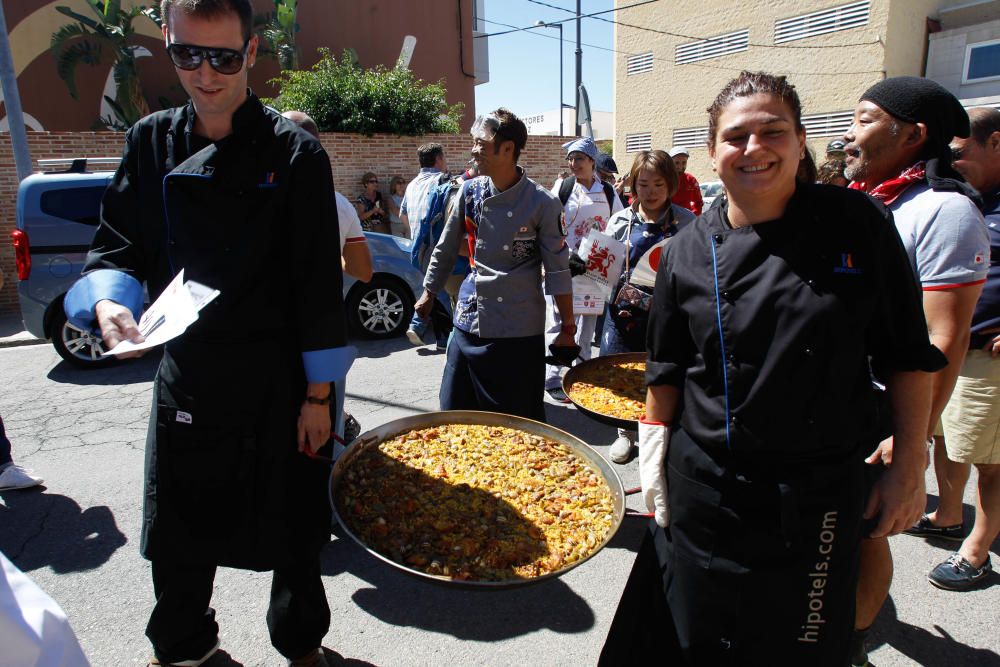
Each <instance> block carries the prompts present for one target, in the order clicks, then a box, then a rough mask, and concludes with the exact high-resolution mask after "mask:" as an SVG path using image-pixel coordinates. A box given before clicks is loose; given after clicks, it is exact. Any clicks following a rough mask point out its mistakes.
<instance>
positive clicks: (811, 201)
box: [602, 72, 944, 666]
mask: <svg viewBox="0 0 1000 667" xmlns="http://www.w3.org/2000/svg"><path fill="white" fill-rule="evenodd" d="M800 108H801V106H800V103H799V100H798V95H797V94H796V92H795V89H794V87H793V86H792V85H791V84H789V83H788V82H787V81H786V80H785V78H784V77H776V76H772V75H768V74H764V73H750V72H743V73H742V74H740V76H738V77H737V78H736V79H733V80H732V81H730V82H729V83H728V84H727V85H726V87H725V88H724V89H723V90H722V92H720V93H719V95H718V97H717V98H716V100H715V102H714V103H713V104H712V106H711V107H710V108H709V154H710V156H711V158H712V163H713V166H714V167H715V170H716V171H717V172H718V174H719V177H720V179H721V180H722V182H723V183H724V185H725V187H726V192H727V194H728V202H727V203H726V204H725V205H723V206H720V207H717V208H714V209H712V210H710V211H708V212H707V213H706V214H705V215H703V216H701V217H700V218H698V219H697V220H696V221H695V222H694V223H692V224H690V225H689V226H688V227H686V228H685V229H683V230H681V232H680V233H679V234H678V235H677V236H675V237H674V239H673V241H672V242H671V244H670V245H668V247H667V250H666V251H665V252H664V255H663V259H662V260H661V262H660V266H659V270H658V274H657V279H656V287H655V293H654V297H653V306H652V309H651V313H650V320H649V336H648V345H649V361H648V364H647V368H648V369H647V375H646V379H647V381H648V384H649V389H648V395H647V407H646V419H645V420H643V421H642V422H641V423H640V429H639V457H640V476H641V479H642V486H643V494H644V497H645V499H646V503H647V505H648V506H649V508H650V510H651V511H653V512H654V513H655V517H656V520H655V523H656V524H657V525H655V526H651V528H652V530H651V533H650V534H649V535H648V536H647V539H646V541H645V542H644V544H643V546H642V549H641V550H640V554H639V556H638V558H637V560H636V565H635V567H634V569H633V572H632V575H631V577H630V579H629V583H628V585H627V586H626V590H625V593H624V595H623V597H622V601H621V604H620V606H619V610H618V614H617V616H616V618H615V621H614V623H613V624H612V628H611V632H610V634H609V637H608V642H607V644H606V645H605V648H604V652H603V654H602V663H604V664H630V663H633V662H639V661H640V660H641V657H640V656H645V657H646V660H648V656H649V655H662V656H664V658H665V659H664V660H662V661H661V662H662V663H664V664H666V663H667V662H669V664H698V665H721V664H765V663H766V664H801V665H837V666H841V665H846V664H847V658H848V656H847V649H848V639H849V637H850V632H851V628H852V622H853V619H854V610H853V605H854V587H855V577H856V562H857V552H858V545H859V542H860V540H861V538H862V536H863V535H864V534H865V532H868V533H870V534H873V535H885V534H895V533H898V532H901V531H902V530H903V528H905V527H907V526H909V525H910V522H912V521H913V520H915V519H916V518H917V517H918V516H919V514H920V511H921V510H922V508H923V503H924V493H923V470H924V465H925V461H926V459H925V456H926V453H925V451H924V444H923V443H924V432H923V430H924V429H923V426H922V425H923V424H926V419H927V413H928V410H929V398H930V395H929V386H930V385H929V381H930V376H929V375H928V373H929V372H931V371H934V370H936V369H938V368H939V367H941V365H943V363H944V358H943V356H942V355H941V354H940V352H939V351H938V350H937V349H935V348H934V347H933V346H931V344H930V343H929V341H928V338H927V327H926V326H925V323H924V318H923V314H922V311H921V307H920V296H919V293H918V291H917V287H916V285H915V284H914V282H913V277H912V272H911V270H910V267H909V264H908V262H907V259H906V255H905V254H904V251H903V248H902V245H901V244H900V241H899V237H898V235H897V234H896V231H895V229H894V227H893V224H892V218H891V214H890V213H889V212H888V211H887V210H886V209H885V208H883V207H882V206H880V205H879V204H877V203H875V202H874V201H873V200H871V199H870V198H868V197H865V196H859V195H858V193H854V192H851V191H848V190H846V189H843V188H835V187H832V186H823V185H811V184H799V185H796V182H795V173H796V169H797V168H798V165H799V161H800V160H801V159H802V158H803V156H804V155H805V130H804V129H803V127H802V123H801V120H800ZM869 359H870V362H871V365H869ZM872 372H874V373H875V375H876V376H877V377H878V378H879V379H880V380H881V381H882V382H884V383H885V384H886V385H887V386H888V388H889V395H890V399H891V406H892V416H893V423H894V424H895V430H894V437H895V443H896V444H895V447H896V452H897V457H899V458H895V459H893V465H892V468H890V469H889V470H888V471H887V472H886V474H885V475H883V477H882V478H881V480H880V481H879V482H878V483H877V484H875V485H874V486H873V487H871V489H870V490H868V489H867V487H866V483H865V480H864V476H863V468H864V463H863V458H864V456H865V455H866V454H867V453H868V452H870V451H871V450H872V448H873V447H874V445H875V444H877V443H876V442H873V440H874V439H875V438H876V435H875V433H876V431H875V428H874V427H875V422H876V414H875V410H876V408H875V396H874V392H873V390H872V385H871V373H872ZM668 445H669V447H668ZM900 455H901V456H900ZM866 496H867V500H866ZM862 515H864V517H866V518H870V519H872V521H871V522H870V523H869V525H868V526H866V527H865V528H863V520H862ZM668 525H669V530H664V528H665V527H667V526H668ZM665 638H666V639H665Z"/></svg>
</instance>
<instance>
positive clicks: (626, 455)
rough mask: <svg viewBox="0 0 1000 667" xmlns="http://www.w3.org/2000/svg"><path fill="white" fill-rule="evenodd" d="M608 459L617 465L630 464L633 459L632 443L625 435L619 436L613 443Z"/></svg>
mask: <svg viewBox="0 0 1000 667" xmlns="http://www.w3.org/2000/svg"><path fill="white" fill-rule="evenodd" d="M608 458H609V459H611V460H612V461H614V462H615V463H628V462H629V461H630V460H631V459H632V441H631V440H629V439H628V438H626V437H625V436H624V435H620V436H618V439H617V440H615V441H614V442H612V443H611V449H610V450H608Z"/></svg>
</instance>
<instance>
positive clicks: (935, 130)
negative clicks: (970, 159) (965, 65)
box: [861, 76, 969, 144]
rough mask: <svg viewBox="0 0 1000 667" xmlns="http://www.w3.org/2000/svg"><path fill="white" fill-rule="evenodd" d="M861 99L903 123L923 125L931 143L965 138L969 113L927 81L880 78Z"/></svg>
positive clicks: (903, 77) (953, 97) (904, 78)
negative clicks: (873, 104)
mask: <svg viewBox="0 0 1000 667" xmlns="http://www.w3.org/2000/svg"><path fill="white" fill-rule="evenodd" d="M861 100H868V101H869V102H873V103H875V104H877V105H878V106H880V107H881V108H882V109H883V110H884V111H886V112H887V113H888V114H889V115H891V116H893V117H895V118H898V119H899V120H902V121H905V122H907V123H923V124H924V125H926V126H927V135H928V139H929V140H931V141H933V142H934V143H939V142H944V143H945V144H947V143H949V142H950V141H951V138H952V137H961V138H965V137H968V136H969V114H967V113H966V112H965V109H964V108H963V107H962V104H961V102H959V101H958V98H956V97H955V96H954V95H952V94H951V93H949V92H948V91H947V90H945V89H944V88H943V87H942V86H941V84H939V83H936V82H934V81H931V80H930V79H924V78H922V77H919V76H895V77H892V78H889V79H884V80H882V81H879V82H878V83H876V84H875V85H874V86H872V87H871V88H869V89H868V90H866V91H865V93H864V95H862V96H861Z"/></svg>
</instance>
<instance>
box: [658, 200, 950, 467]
mask: <svg viewBox="0 0 1000 667" xmlns="http://www.w3.org/2000/svg"><path fill="white" fill-rule="evenodd" d="M726 211H727V207H726V206H723V207H720V208H715V209H710V210H709V211H708V212H706V213H705V214H704V215H703V216H701V217H699V218H698V219H697V220H696V221H695V222H694V223H692V224H690V225H688V226H687V227H686V228H685V229H683V230H681V232H680V233H679V234H677V236H675V237H674V239H673V240H672V241H671V242H670V243H669V244H667V248H666V250H665V252H664V255H663V258H662V259H661V261H660V266H659V271H658V274H657V279H656V287H655V290H654V297H653V305H652V309H651V313H650V321H649V330H648V339H647V342H648V347H649V363H648V367H647V372H646V376H647V381H648V382H649V384H650V385H662V384H669V385H673V386H676V387H679V388H683V394H684V399H683V412H682V415H681V426H682V427H683V428H684V429H685V430H686V431H687V432H688V433H689V434H690V435H691V437H692V438H693V439H694V440H695V441H696V442H698V443H699V444H700V445H701V446H702V447H704V448H705V449H706V450H708V451H710V452H711V451H713V450H716V451H719V452H720V454H723V453H725V452H726V451H728V452H731V453H734V454H737V453H751V452H758V451H761V452H771V453H781V454H789V455H791V456H792V458H794V457H796V456H798V455H801V456H802V457H803V459H815V458H816V457H829V458H838V457H840V456H842V455H846V454H847V453H848V452H853V451H855V450H856V449H857V448H858V447H860V446H861V445H862V444H865V445H867V444H870V442H871V440H873V439H874V437H875V436H874V426H875V423H874V422H875V414H874V413H875V402H874V396H873V395H872V389H871V381H870V377H871V375H870V367H869V359H870V362H871V368H874V369H875V371H876V373H877V374H879V376H880V377H885V376H886V375H887V374H889V373H892V372H894V371H906V370H924V371H934V370H937V369H939V368H941V367H943V365H944V363H945V360H944V357H943V355H941V353H940V352H939V351H938V350H937V349H936V348H934V347H933V346H931V344H930V342H929V340H928V337H927V326H926V322H925V320H924V315H923V310H922V306H921V301H920V292H919V289H918V286H917V285H916V283H915V281H914V278H913V272H912V270H911V268H910V265H909V261H908V260H907V257H906V254H905V252H904V250H903V246H902V243H901V242H900V239H899V235H898V233H897V232H896V229H895V226H894V225H893V223H892V214H891V213H890V212H889V211H888V209H886V208H885V207H884V206H882V205H881V204H878V203H876V202H875V201H874V200H872V199H871V198H869V197H868V196H866V195H863V194H861V193H858V192H853V191H849V190H846V189H844V188H835V187H832V186H823V185H805V186H800V187H799V188H798V190H797V191H796V193H795V196H794V197H793V198H792V200H791V201H790V202H789V205H788V207H787V209H786V211H785V215H784V216H783V217H782V218H780V219H778V220H774V221H771V222H766V223H760V224H756V225H751V226H748V227H742V228H737V229H733V228H731V227H730V225H729V224H728V220H727V217H726Z"/></svg>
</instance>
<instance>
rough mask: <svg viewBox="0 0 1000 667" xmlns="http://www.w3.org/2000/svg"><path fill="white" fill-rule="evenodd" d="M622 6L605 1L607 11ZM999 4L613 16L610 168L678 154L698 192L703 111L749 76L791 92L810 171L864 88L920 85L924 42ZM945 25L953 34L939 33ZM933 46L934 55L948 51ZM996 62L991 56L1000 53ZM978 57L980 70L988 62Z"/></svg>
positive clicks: (840, 2)
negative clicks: (783, 81)
mask: <svg viewBox="0 0 1000 667" xmlns="http://www.w3.org/2000/svg"><path fill="white" fill-rule="evenodd" d="M628 4H631V2H629V0H616V6H619V7H621V6H624V5H628ZM998 4H1000V3H997V2H995V1H994V0H980V1H979V2H969V0H964V1H963V0H851V1H847V0H758V1H756V2H748V3H733V2H727V1H726V0H673V1H672V2H669V3H666V2H657V3H652V4H648V5H643V6H640V7H635V8H630V9H625V10H622V11H620V12H619V13H618V14H617V15H616V19H617V21H618V23H617V25H616V26H615V49H616V51H618V52H619V55H618V56H617V57H616V65H615V120H616V126H615V144H614V145H615V160H616V161H617V162H618V165H619V166H621V167H623V168H627V166H628V165H630V164H631V163H632V158H633V155H634V153H635V152H636V151H638V150H643V149H645V148H649V147H652V148H662V149H667V148H669V147H670V146H672V145H676V144H683V145H685V146H687V147H688V148H689V149H690V151H691V155H690V160H689V163H688V171H690V172H691V173H693V174H694V175H695V176H696V177H697V178H698V179H699V180H700V181H702V182H704V181H709V180H715V174H714V173H713V172H712V168H711V162H710V159H709V157H708V151H707V149H706V140H707V131H708V114H707V112H706V109H707V108H708V106H709V105H710V104H711V103H712V101H713V100H714V98H715V96H716V95H717V94H718V92H719V91H720V90H721V89H722V87H723V86H724V85H725V83H726V82H727V81H728V80H730V79H731V78H733V77H735V76H736V75H737V74H739V72H740V71H741V70H744V69H748V70H764V71H768V72H773V73H775V74H784V75H786V76H787V77H788V79H789V80H790V81H791V82H792V83H793V84H795V86H796V89H797V90H798V93H799V96H800V98H801V100H802V107H803V108H802V113H803V123H804V125H805V126H806V133H807V137H808V140H809V145H810V146H811V147H812V149H813V151H814V153H815V154H816V156H817V160H818V161H820V162H821V161H822V159H823V157H824V153H825V147H826V144H827V143H828V142H829V141H830V140H832V139H834V138H836V137H839V136H840V135H842V134H843V132H844V131H845V130H846V129H847V127H849V125H850V118H851V114H852V111H853V109H854V106H855V103H856V102H857V99H858V97H859V96H860V95H861V93H862V92H863V91H864V90H865V89H866V88H867V87H868V86H870V85H872V84H873V83H875V82H877V81H879V80H881V79H883V78H885V77H890V76H902V75H911V76H923V75H925V69H928V68H929V65H930V59H929V54H928V51H929V49H928V43H929V37H930V38H934V37H936V36H937V35H939V34H940V35H944V34H945V33H953V32H955V31H958V32H961V31H962V30H967V27H968V24H967V21H968V20H970V19H969V16H971V14H969V12H968V9H964V10H961V11H958V9H961V8H963V7H966V8H967V7H969V6H973V5H974V6H977V10H976V15H977V16H978V17H979V18H977V19H976V23H981V22H982V17H983V16H991V15H992V16H993V18H996V19H1000V12H997V7H996V5H998ZM956 8H958V9H956ZM952 9H955V11H952V12H951V13H950V14H949V10H952ZM962 12H965V18H962V16H963V14H962ZM949 16H950V17H951V20H952V22H954V23H961V26H958V27H956V28H955V29H954V30H944V31H942V29H943V28H945V27H946V26H947V25H948V21H949V18H948V17H949ZM963 21H965V22H966V23H963ZM998 30H1000V25H998V26H997V27H989V28H987V27H986V26H985V25H981V26H979V27H978V28H976V29H974V30H973V29H969V30H967V32H966V33H963V34H962V35H959V34H957V33H956V34H952V35H949V36H948V39H953V40H954V41H955V42H961V45H962V47H963V48H964V46H965V45H966V43H967V42H968V40H970V39H974V40H980V41H986V42H989V41H990V40H991V39H995V38H1000V32H997V31H998ZM984 31H985V32H984ZM963 40H964V41H963ZM940 41H941V44H940V46H941V47H944V46H945V45H946V44H947V46H948V48H949V49H951V50H952V51H953V50H954V49H955V48H956V47H954V46H953V45H952V42H947V41H946V40H945V39H941V40H940ZM931 44H932V46H933V47H937V46H938V45H937V44H935V42H934V41H932V42H931ZM998 46H1000V43H998ZM941 50H942V53H943V52H944V49H943V48H942V49H941ZM997 52H998V56H1000V48H998V49H997ZM982 55H983V56H986V57H987V58H982V59H981V61H985V60H988V58H991V57H992V56H993V52H992V51H990V52H988V53H987V52H984V53H983V54H982ZM998 61H1000V58H998ZM989 62H992V61H989ZM942 63H943V64H942V67H941V73H940V76H937V75H935V76H934V78H936V79H940V78H941V77H943V76H944V75H943V72H944V71H948V72H949V76H950V71H951V70H950V69H949V67H950V66H951V64H949V63H945V62H943V59H942ZM952 64H953V63H952ZM936 74H937V73H936ZM998 74H1000V72H998ZM927 75H928V76H931V72H930V71H928V72H927ZM998 80H1000V76H998ZM942 83H945V82H944V81H943V80H942ZM987 83H992V84H995V83H996V82H987ZM945 85H948V84H945ZM956 85H958V89H956V90H954V92H956V94H958V95H959V97H963V95H962V94H959V93H960V92H961V91H962V88H963V85H962V84H956ZM966 90H968V91H969V92H970V93H971V92H973V90H975V91H977V92H978V91H981V90H983V89H982V88H976V87H975V86H971V87H969V88H967V89H966Z"/></svg>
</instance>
